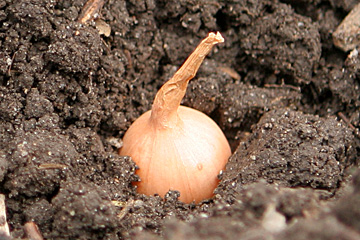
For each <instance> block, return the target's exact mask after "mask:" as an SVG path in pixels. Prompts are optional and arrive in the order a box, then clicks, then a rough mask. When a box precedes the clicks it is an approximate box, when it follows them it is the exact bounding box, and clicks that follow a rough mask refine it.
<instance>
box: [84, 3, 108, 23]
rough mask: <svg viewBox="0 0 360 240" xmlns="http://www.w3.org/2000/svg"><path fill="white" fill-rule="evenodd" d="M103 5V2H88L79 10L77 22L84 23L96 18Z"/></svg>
mask: <svg viewBox="0 0 360 240" xmlns="http://www.w3.org/2000/svg"><path fill="white" fill-rule="evenodd" d="M104 3H105V1H104V0H88V1H87V2H86V3H85V5H84V7H83V9H82V10H81V13H80V15H79V18H78V22H80V23H86V22H87V21H90V20H93V19H94V18H96V17H97V16H96V15H97V14H98V13H99V12H100V9H101V8H102V7H103V5H104Z"/></svg>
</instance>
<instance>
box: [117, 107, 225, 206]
mask: <svg viewBox="0 0 360 240" xmlns="http://www.w3.org/2000/svg"><path fill="white" fill-rule="evenodd" d="M177 114H178V121H177V124H175V125H172V126H169V127H158V126H156V125H155V124H154V123H153V121H152V119H151V110H150V111H148V112H146V113H144V114H143V115H141V116H140V118H138V119H137V120H136V121H135V122H134V123H133V124H132V125H131V126H130V128H129V129H128V131H127V132H126V134H125V136H124V138H123V143H124V144H123V147H122V148H121V149H120V150H119V153H120V155H127V156H131V158H132V159H133V161H134V162H135V163H136V165H137V166H138V167H139V169H138V170H137V172H136V173H137V174H138V176H139V177H140V178H141V181H140V182H136V183H134V184H135V185H137V188H138V189H137V191H138V192H139V193H143V194H146V195H153V194H156V193H157V194H159V195H160V196H162V197H164V195H165V194H166V193H167V192H168V191H169V190H178V191H179V192H180V200H181V201H183V202H185V203H190V202H193V201H195V202H196V203H198V202H200V201H202V200H204V199H207V198H210V197H212V196H213V191H214V189H215V188H216V186H217V185H218V181H219V180H218V178H217V175H218V174H219V172H220V171H221V170H223V169H224V168H225V165H226V163H227V161H228V158H229V157H230V155H231V150H230V146H229V143H228V141H227V139H226V137H225V136H224V134H223V132H222V131H221V129H220V128H219V126H218V125H217V124H216V123H215V122H214V121H213V120H212V119H211V118H209V117H208V116H206V115H205V114H203V113H202V112H199V111H197V110H195V109H191V108H188V107H185V106H180V107H179V108H178V111H177Z"/></svg>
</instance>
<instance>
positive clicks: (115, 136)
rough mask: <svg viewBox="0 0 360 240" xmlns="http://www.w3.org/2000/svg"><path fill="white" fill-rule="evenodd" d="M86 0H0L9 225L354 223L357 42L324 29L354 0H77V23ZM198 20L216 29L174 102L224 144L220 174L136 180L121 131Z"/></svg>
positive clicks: (319, 228) (305, 234)
mask: <svg viewBox="0 0 360 240" xmlns="http://www.w3.org/2000/svg"><path fill="white" fill-rule="evenodd" d="M86 2H87V1H86V0H64V1H42V0H0V192H1V194H4V195H5V205H6V214H7V222H8V224H9V227H10V232H11V237H10V238H9V239H11V238H14V239H22V238H26V237H29V236H28V235H27V232H26V231H25V230H24V225H25V223H27V222H34V223H35V224H36V225H37V226H38V229H39V232H40V233H41V235H42V236H43V237H44V238H46V239H299V240H300V239H315V238H316V239H346V240H347V239H349V240H350V239H360V211H359V207H358V206H359V204H360V170H359V168H358V163H359V161H358V160H357V158H358V155H359V146H360V145H359V132H358V127H359V124H360V111H359V106H360V97H359V77H360V76H359V70H360V60H359V59H360V58H359V56H358V55H357V54H356V52H352V54H349V52H343V51H341V50H340V49H337V48H336V47H335V46H334V44H333V41H332V33H333V32H334V31H335V29H336V27H337V26H338V25H339V24H340V23H341V21H342V20H343V19H344V18H345V16H346V15H347V14H348V12H349V11H350V10H351V9H352V8H353V7H354V6H355V5H356V4H357V2H358V1H356V0H340V1H335V0H297V1H288V0H283V1H280V0H237V1H230V0H226V1H222V0H215V1H194V0H180V1H178V0H177V1H173V0H171V1H163V0H158V1H155V0H146V1H144V0H141V1H137V0H130V1H123V0H118V1H89V2H92V3H94V2H95V3H96V2H98V3H100V4H99V6H100V9H99V13H98V14H95V15H96V16H97V19H96V21H95V20H94V19H92V20H88V21H85V22H84V23H80V20H81V19H79V18H82V16H83V15H82V14H81V12H82V10H83V8H84V5H85V3H86ZM101 2H104V5H103V6H102V7H101ZM100 23H102V24H100ZM104 26H105V29H108V30H109V29H110V30H111V31H110V34H106V33H104V31H99V29H101V28H104ZM210 31H220V32H221V33H222V35H223V36H224V38H225V43H224V44H220V45H218V46H216V47H215V48H214V50H213V51H212V53H211V54H210V55H209V56H208V57H207V58H206V60H205V61H204V63H203V64H202V66H201V68H200V70H199V73H198V74H197V76H196V77H195V79H193V80H192V81H191V82H190V84H189V87H188V91H187V95H186V96H185V98H184V100H183V104H184V105H186V106H189V107H192V108H195V109H198V110H200V111H202V112H204V113H206V114H207V115H209V116H210V117H211V118H213V119H214V120H215V121H216V122H217V123H218V124H219V126H220V127H221V128H222V130H223V131H224V133H225V135H226V136H227V138H228V140H229V142H230V144H231V147H232V151H233V154H232V156H231V157H230V159H229V163H228V164H227V166H226V169H224V170H223V171H222V172H221V173H220V175H219V179H220V183H219V186H218V187H217V188H216V190H215V195H214V197H213V198H212V199H208V200H204V201H203V202H201V203H199V204H184V203H182V202H180V201H178V197H179V194H181V193H179V192H177V191H169V192H168V194H167V195H166V196H165V197H164V198H161V197H160V196H156V195H155V196H145V195H141V194H138V193H137V192H136V188H135V187H134V186H133V185H132V182H135V181H139V180H140V179H139V177H138V176H137V175H136V169H137V166H136V165H135V163H134V162H133V161H132V160H131V158H130V157H128V156H119V155H118V154H117V152H118V151H117V150H118V148H120V147H121V146H122V141H121V139H122V137H123V135H124V133H125V131H126V130H127V129H128V128H129V126H130V124H131V123H132V122H133V121H135V119H136V118H137V117H139V116H140V115H141V114H142V113H144V112H145V111H147V110H149V109H150V108H151V103H152V100H153V98H154V96H155V94H156V91H157V90H158V89H159V87H160V86H161V85H162V84H163V83H164V82H165V81H166V80H167V79H169V78H170V77H171V76H172V74H174V73H175V71H176V69H177V68H178V67H179V66H180V65H181V64H182V63H183V62H184V60H185V59H186V57H187V56H188V55H189V54H190V53H191V52H192V50H193V49H194V48H195V47H196V45H197V44H198V43H199V41H200V40H201V39H202V38H204V37H205V36H206V35H207V33H208V32H210ZM354 51H355V50H354ZM0 235H1V236H4V238H5V235H4V233H0Z"/></svg>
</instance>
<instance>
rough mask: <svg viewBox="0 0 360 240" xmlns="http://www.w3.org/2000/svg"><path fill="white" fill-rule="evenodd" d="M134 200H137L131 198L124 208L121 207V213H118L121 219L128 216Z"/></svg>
mask: <svg viewBox="0 0 360 240" xmlns="http://www.w3.org/2000/svg"><path fill="white" fill-rule="evenodd" d="M134 202H135V201H134V199H130V200H129V201H127V202H126V204H125V206H124V207H123V209H121V211H120V213H119V214H118V215H117V217H118V218H119V220H121V219H123V218H124V217H125V216H126V214H128V212H129V210H130V208H131V207H132V206H133V205H134Z"/></svg>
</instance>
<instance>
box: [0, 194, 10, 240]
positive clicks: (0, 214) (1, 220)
mask: <svg viewBox="0 0 360 240" xmlns="http://www.w3.org/2000/svg"><path fill="white" fill-rule="evenodd" d="M0 234H2V235H5V236H9V237H10V231H9V225H8V224H7V221H6V206H5V195H4V194H0Z"/></svg>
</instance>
